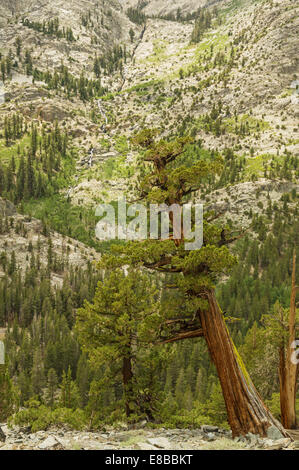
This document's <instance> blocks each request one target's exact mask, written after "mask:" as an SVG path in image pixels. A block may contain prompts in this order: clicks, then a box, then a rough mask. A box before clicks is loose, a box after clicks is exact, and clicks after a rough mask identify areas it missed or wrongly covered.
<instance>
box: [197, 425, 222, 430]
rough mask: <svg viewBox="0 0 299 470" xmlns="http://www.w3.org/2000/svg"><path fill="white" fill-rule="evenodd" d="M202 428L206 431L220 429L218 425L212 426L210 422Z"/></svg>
mask: <svg viewBox="0 0 299 470" xmlns="http://www.w3.org/2000/svg"><path fill="white" fill-rule="evenodd" d="M201 429H202V430H203V431H204V432H217V431H218V429H219V428H218V426H210V425H209V424H204V425H203V426H202V427H201Z"/></svg>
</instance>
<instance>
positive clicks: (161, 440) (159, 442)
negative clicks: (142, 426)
mask: <svg viewBox="0 0 299 470" xmlns="http://www.w3.org/2000/svg"><path fill="white" fill-rule="evenodd" d="M147 442H148V443H149V444H150V445H152V446H155V447H159V448H160V449H167V448H168V447H170V445H171V444H170V442H169V440H168V439H166V437H154V438H149V439H147Z"/></svg>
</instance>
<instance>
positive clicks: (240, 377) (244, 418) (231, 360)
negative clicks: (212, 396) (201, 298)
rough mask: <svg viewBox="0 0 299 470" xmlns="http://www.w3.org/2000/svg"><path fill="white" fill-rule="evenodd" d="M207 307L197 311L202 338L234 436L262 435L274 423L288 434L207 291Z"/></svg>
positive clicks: (212, 293)
mask: <svg viewBox="0 0 299 470" xmlns="http://www.w3.org/2000/svg"><path fill="white" fill-rule="evenodd" d="M206 299H207V301H208V305H209V307H208V309H207V310H205V311H204V310H200V311H198V315H199V317H200V321H201V325H202V330H203V335H204V338H205V340H206V342H207V346H208V349H209V352H210V355H211V358H212V360H213V362H214V364H215V366H216V369H217V372H218V376H219V380H220V384H221V387H222V392H223V396H224V400H225V405H226V409H227V416H228V422H229V424H230V427H231V430H232V433H233V436H234V437H235V436H240V435H246V434H247V433H249V432H251V433H253V434H259V435H260V436H262V437H265V436H266V435H267V429H268V428H269V427H270V426H275V427H276V428H278V429H279V431H280V432H281V433H282V434H283V435H284V436H287V433H286V431H285V430H284V429H283V427H282V426H281V424H280V423H279V422H278V421H277V420H276V419H275V418H274V417H273V416H272V414H271V413H270V411H269V410H268V409H267V408H266V406H265V405H264V403H263V401H262V399H261V397H260V396H259V394H258V392H257V391H256V389H255V387H254V385H253V383H252V381H251V379H250V377H249V375H248V372H247V371H246V368H245V366H244V364H243V362H242V359H241V357H240V356H239V354H238V352H237V350H236V348H235V346H234V344H233V342H232V339H231V337H230V334H229V332H228V330H227V327H226V324H225V321H224V318H223V314H222V312H221V310H220V308H219V306H218V304H217V301H216V297H215V293H214V291H213V290H209V291H208V292H207V293H206Z"/></svg>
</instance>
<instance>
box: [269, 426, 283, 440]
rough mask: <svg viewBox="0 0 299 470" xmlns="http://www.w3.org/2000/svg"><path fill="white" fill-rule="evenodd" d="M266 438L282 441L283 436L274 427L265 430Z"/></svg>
mask: <svg viewBox="0 0 299 470" xmlns="http://www.w3.org/2000/svg"><path fill="white" fill-rule="evenodd" d="M267 437H268V439H272V440H274V441H276V440H277V439H283V438H284V436H283V435H282V434H281V432H280V431H279V429H278V428H277V427H276V426H270V427H269V428H268V429H267Z"/></svg>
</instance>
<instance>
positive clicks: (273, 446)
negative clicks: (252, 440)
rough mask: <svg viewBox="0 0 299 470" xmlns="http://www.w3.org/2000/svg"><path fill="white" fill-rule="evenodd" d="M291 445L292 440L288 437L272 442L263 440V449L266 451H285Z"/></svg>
mask: <svg viewBox="0 0 299 470" xmlns="http://www.w3.org/2000/svg"><path fill="white" fill-rule="evenodd" d="M268 443H270V444H268ZM291 443H292V440H291V439H290V438H288V437H286V438H282V439H276V440H274V441H270V440H269V441H268V440H265V443H264V448H265V449H267V450H280V449H285V448H286V447H288V446H289V445H290V444H291Z"/></svg>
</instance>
